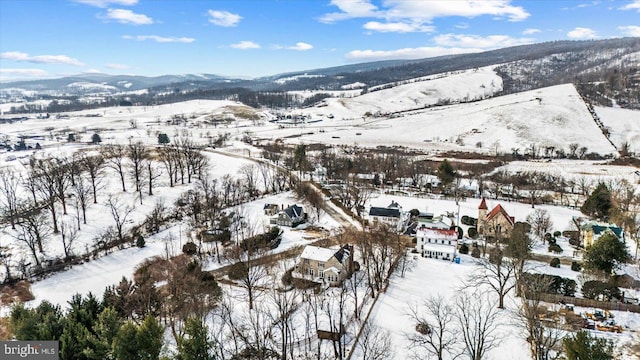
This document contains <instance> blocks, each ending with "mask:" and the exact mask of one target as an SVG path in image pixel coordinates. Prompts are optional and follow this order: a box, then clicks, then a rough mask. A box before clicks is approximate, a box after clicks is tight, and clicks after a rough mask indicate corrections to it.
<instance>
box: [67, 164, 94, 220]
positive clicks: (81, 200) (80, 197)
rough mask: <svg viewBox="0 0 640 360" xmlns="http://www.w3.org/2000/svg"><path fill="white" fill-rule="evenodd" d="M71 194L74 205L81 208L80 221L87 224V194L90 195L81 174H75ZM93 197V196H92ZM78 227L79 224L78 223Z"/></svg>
mask: <svg viewBox="0 0 640 360" xmlns="http://www.w3.org/2000/svg"><path fill="white" fill-rule="evenodd" d="M72 188H73V195H74V197H75V202H76V207H77V208H80V209H81V210H82V222H83V223H84V224H85V225H86V224H87V206H88V202H89V196H91V188H90V187H89V184H87V181H86V180H85V178H84V177H83V176H77V177H76V181H75V182H74V184H73V186H72ZM94 199H95V198H94ZM78 228H80V224H78Z"/></svg>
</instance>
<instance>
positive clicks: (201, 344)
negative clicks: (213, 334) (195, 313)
mask: <svg viewBox="0 0 640 360" xmlns="http://www.w3.org/2000/svg"><path fill="white" fill-rule="evenodd" d="M213 347H214V342H213V341H212V340H211V339H210V337H209V329H208V328H207V325H205V324H204V323H203V322H202V320H200V319H199V318H189V319H187V322H186V324H185V335H184V336H183V337H182V338H181V339H180V343H179V344H178V360H214V359H215V356H214V355H213V354H212V350H213Z"/></svg>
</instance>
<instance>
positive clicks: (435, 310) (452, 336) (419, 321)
mask: <svg viewBox="0 0 640 360" xmlns="http://www.w3.org/2000/svg"><path fill="white" fill-rule="evenodd" d="M408 315H409V317H410V318H411V321H412V322H413V323H415V324H416V325H415V332H411V333H408V334H406V337H407V339H408V340H409V344H410V348H411V349H414V351H415V350H419V349H422V350H424V351H425V352H426V353H427V354H429V355H431V356H429V358H431V357H432V356H433V357H435V358H437V359H438V360H443V359H445V358H448V356H447V355H449V356H451V357H453V358H455V357H456V354H455V345H456V343H457V342H458V338H459V335H460V334H459V331H458V330H457V329H456V328H455V327H454V326H455V323H454V320H455V316H456V311H455V308H454V307H453V306H452V305H449V304H448V301H447V300H446V299H445V298H444V297H442V296H435V297H429V298H427V299H424V301H423V303H422V305H421V306H418V305H411V306H410V307H409V314H408ZM413 357H414V358H416V359H422V358H424V353H421V352H414V353H413Z"/></svg>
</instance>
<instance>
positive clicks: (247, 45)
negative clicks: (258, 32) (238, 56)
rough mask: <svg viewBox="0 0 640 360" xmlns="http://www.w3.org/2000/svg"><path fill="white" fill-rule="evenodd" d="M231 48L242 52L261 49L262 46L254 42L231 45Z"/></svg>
mask: <svg viewBox="0 0 640 360" xmlns="http://www.w3.org/2000/svg"><path fill="white" fill-rule="evenodd" d="M229 46H230V47H232V48H234V49H240V50H248V49H260V45H258V44H256V43H254V42H253V41H240V42H239V43H236V44H231V45H229Z"/></svg>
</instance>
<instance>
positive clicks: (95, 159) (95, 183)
mask: <svg viewBox="0 0 640 360" xmlns="http://www.w3.org/2000/svg"><path fill="white" fill-rule="evenodd" d="M79 161H80V163H81V164H82V167H83V168H84V170H85V171H86V172H87V175H89V179H90V180H91V189H92V191H93V203H94V204H97V203H98V190H99V189H101V188H102V180H103V179H104V163H105V160H104V157H103V156H102V155H87V154H86V153H83V154H82V155H80V160H79Z"/></svg>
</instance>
